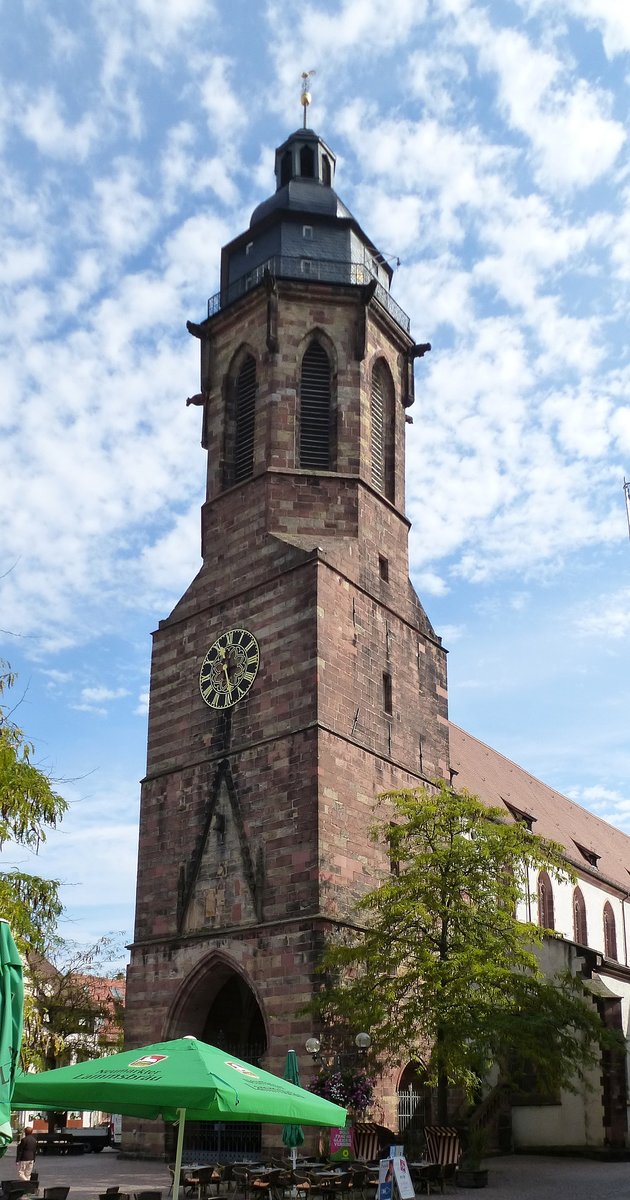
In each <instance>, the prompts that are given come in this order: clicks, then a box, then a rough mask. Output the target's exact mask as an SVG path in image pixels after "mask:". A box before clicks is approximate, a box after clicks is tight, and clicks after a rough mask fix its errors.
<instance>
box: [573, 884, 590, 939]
mask: <svg viewBox="0 0 630 1200" xmlns="http://www.w3.org/2000/svg"><path fill="white" fill-rule="evenodd" d="M573 940H574V942H577V943H578V945H579V946H588V930H587V926H586V904H585V902H584V896H583V895H582V893H581V891H580V889H579V887H576V888H575V891H574V892H573Z"/></svg>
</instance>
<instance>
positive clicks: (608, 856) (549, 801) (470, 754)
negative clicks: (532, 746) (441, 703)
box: [449, 722, 630, 893]
mask: <svg viewBox="0 0 630 1200" xmlns="http://www.w3.org/2000/svg"><path fill="white" fill-rule="evenodd" d="M449 731H450V733H449V737H450V758H451V769H452V770H453V771H454V772H457V774H456V775H454V776H453V786H454V787H455V788H467V790H468V791H469V792H473V793H474V794H475V795H476V796H479V797H480V799H482V800H485V801H486V802H487V803H488V804H492V805H495V806H496V807H497V808H505V809H506V811H509V806H512V807H513V808H515V809H517V810H518V811H519V812H521V813H523V814H524V815H525V816H530V817H532V818H533V825H532V830H533V832H534V833H537V834H539V835H540V836H541V837H546V838H551V839H553V841H555V842H559V843H560V845H561V846H562V847H563V849H564V850H566V854H567V858H568V859H569V860H570V861H571V864H572V865H573V867H574V868H575V869H576V870H577V871H578V872H584V874H586V875H588V876H589V877H590V878H591V879H592V878H594V877H595V878H597V877H601V878H602V879H607V880H612V881H614V882H615V883H616V884H617V885H618V887H619V888H620V889H621V890H622V891H624V892H628V893H630V837H629V836H628V834H626V833H622V831H621V830H620V829H615V827H614V826H613V825H609V824H608V822H607V821H603V820H602V819H601V817H596V816H595V814H594V813H592V812H589V811H588V810H587V809H585V808H581V807H580V805H579V804H577V803H576V801H575V800H569V798H568V797H567V796H563V795H562V793H561V792H556V791H554V789H553V788H551V787H548V786H547V784H545V783H542V782H541V780H540V779H536V778H535V777H534V776H533V775H530V773H529V771H525V770H524V769H523V767H519V766H518V765H517V764H516V763H513V762H511V761H510V759H509V758H505V757H504V756H503V755H502V754H499V751H498V750H493V749H492V747H491V746H486V745H485V743H484V742H480V741H478V740H477V738H474V737H473V736H472V734H470V733H466V731H465V730H464V729H460V728H459V726H458V725H453V723H452V722H450V723H449ZM584 851H586V852H587V853H588V854H590V855H594V856H596V858H597V867H596V868H595V867H590V868H589V866H588V863H587V860H586V857H585V855H584Z"/></svg>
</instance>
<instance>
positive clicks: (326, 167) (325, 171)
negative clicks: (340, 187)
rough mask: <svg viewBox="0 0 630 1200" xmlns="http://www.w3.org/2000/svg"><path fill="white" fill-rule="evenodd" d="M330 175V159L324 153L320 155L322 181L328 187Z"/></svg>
mask: <svg viewBox="0 0 630 1200" xmlns="http://www.w3.org/2000/svg"><path fill="white" fill-rule="evenodd" d="M331 176H332V172H331V170H330V159H329V157H328V155H327V154H324V155H323V157H322V183H325V184H326V187H330V185H331V183H332V178H331Z"/></svg>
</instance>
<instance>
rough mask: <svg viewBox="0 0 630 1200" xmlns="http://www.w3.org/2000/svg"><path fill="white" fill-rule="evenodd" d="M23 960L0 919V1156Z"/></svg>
mask: <svg viewBox="0 0 630 1200" xmlns="http://www.w3.org/2000/svg"><path fill="white" fill-rule="evenodd" d="M23 1018H24V984H23V981H22V959H21V958H20V956H19V954H18V950H17V946H16V944H15V942H14V941H13V934H12V933H11V930H10V928H9V924H8V922H7V921H5V920H4V918H3V917H0V1157H1V1156H2V1155H3V1154H5V1153H6V1150H7V1147H8V1146H10V1144H11V1142H12V1140H13V1130H12V1129H11V1093H12V1092H13V1083H14V1080H15V1073H16V1070H17V1064H18V1060H19V1057H20V1046H21V1045H22V1022H23Z"/></svg>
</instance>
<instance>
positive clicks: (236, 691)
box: [199, 629, 260, 708]
mask: <svg viewBox="0 0 630 1200" xmlns="http://www.w3.org/2000/svg"><path fill="white" fill-rule="evenodd" d="M259 663H260V651H259V649H258V642H257V641H256V638H255V637H254V635H253V633H250V632H249V630H248V629H228V630H227V632H226V633H222V634H221V637H218V638H217V640H216V642H213V644H212V645H211V647H210V649H209V650H208V653H207V654H206V657H205V658H204V660H203V662H202V664H201V671H200V672H199V688H200V691H201V695H202V697H203V699H204V700H205V702H206V704H209V705H210V708H230V707H231V705H232V704H236V703H237V701H239V700H242V699H243V697H244V696H246V695H247V693H248V691H249V689H250V687H251V686H252V683H253V682H254V680H255V678H256V672H257V671H258V666H259Z"/></svg>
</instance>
